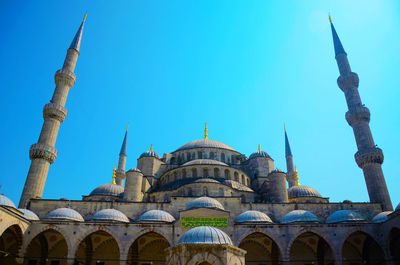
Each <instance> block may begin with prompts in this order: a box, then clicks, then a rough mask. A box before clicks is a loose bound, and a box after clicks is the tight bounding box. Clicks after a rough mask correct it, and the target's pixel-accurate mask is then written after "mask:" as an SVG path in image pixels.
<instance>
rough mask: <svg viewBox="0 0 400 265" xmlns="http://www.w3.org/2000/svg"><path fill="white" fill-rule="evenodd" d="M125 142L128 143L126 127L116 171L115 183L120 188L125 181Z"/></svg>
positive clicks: (126, 154)
mask: <svg viewBox="0 0 400 265" xmlns="http://www.w3.org/2000/svg"><path fill="white" fill-rule="evenodd" d="M127 141H128V126H126V131H125V137H124V141H123V142H122V146H121V151H120V152H119V160H118V169H117V178H116V183H117V184H118V185H120V186H122V184H123V182H124V179H125V164H126V157H127V156H128V152H127Z"/></svg>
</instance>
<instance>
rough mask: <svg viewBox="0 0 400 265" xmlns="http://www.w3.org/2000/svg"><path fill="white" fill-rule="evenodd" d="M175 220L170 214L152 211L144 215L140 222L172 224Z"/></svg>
mask: <svg viewBox="0 0 400 265" xmlns="http://www.w3.org/2000/svg"><path fill="white" fill-rule="evenodd" d="M174 221H175V218H174V217H173V216H172V215H171V214H170V213H168V212H166V211H162V210H150V211H147V212H145V213H143V214H142V215H141V216H140V217H139V219H138V222H162V223H172V222H174Z"/></svg>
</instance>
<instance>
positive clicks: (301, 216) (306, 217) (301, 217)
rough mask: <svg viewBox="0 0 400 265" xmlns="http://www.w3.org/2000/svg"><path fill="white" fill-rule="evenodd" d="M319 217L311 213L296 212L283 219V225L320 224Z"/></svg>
mask: <svg viewBox="0 0 400 265" xmlns="http://www.w3.org/2000/svg"><path fill="white" fill-rule="evenodd" d="M319 221H320V220H319V219H318V217H317V216H316V215H315V214H313V213H312V212H309V211H304V210H294V211H291V212H289V213H287V214H286V215H285V216H284V217H283V218H282V223H283V224H288V223H296V222H319Z"/></svg>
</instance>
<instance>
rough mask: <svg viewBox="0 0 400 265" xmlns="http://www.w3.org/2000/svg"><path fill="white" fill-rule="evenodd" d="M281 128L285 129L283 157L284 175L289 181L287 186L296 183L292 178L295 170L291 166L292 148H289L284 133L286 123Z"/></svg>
mask: <svg viewBox="0 0 400 265" xmlns="http://www.w3.org/2000/svg"><path fill="white" fill-rule="evenodd" d="M283 129H284V131H285V157H286V171H287V172H286V177H287V181H288V182H289V188H290V187H292V186H294V185H295V184H296V181H295V179H294V177H295V174H294V173H295V172H294V167H293V155H292V150H291V149H290V144H289V139H288V136H287V133H286V125H283Z"/></svg>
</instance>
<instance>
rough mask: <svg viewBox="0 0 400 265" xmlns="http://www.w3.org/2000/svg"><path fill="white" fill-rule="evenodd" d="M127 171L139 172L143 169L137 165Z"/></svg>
mask: <svg viewBox="0 0 400 265" xmlns="http://www.w3.org/2000/svg"><path fill="white" fill-rule="evenodd" d="M126 172H139V173H142V171H140V169H138V168H136V167H133V168H131V169H129V170H128V171H126Z"/></svg>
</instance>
